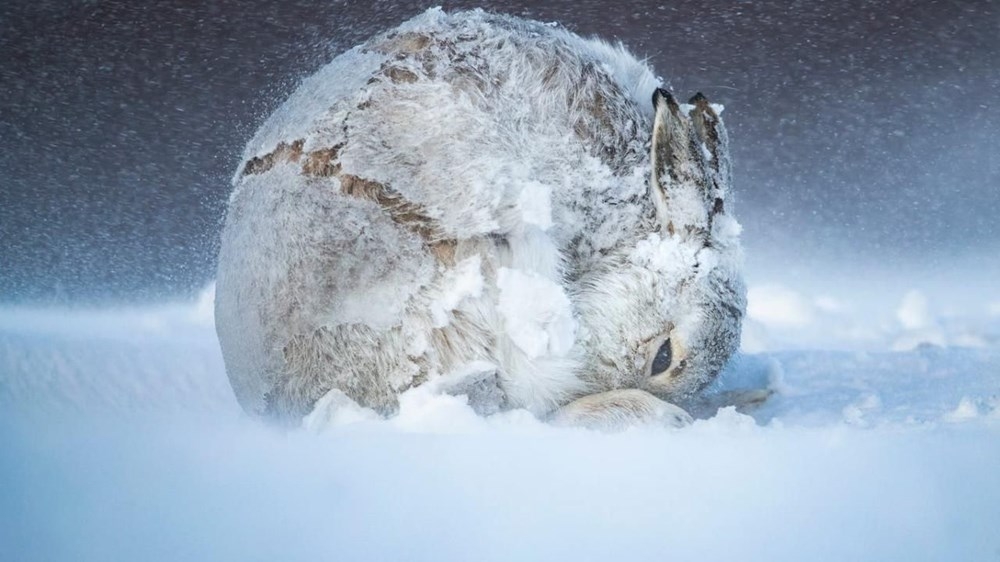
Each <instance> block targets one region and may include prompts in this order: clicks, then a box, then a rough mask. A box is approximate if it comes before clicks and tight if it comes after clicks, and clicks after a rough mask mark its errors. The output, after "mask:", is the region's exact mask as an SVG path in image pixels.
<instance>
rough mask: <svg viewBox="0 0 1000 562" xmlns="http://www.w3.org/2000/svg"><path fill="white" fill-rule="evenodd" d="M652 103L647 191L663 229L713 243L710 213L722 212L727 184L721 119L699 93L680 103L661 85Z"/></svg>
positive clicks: (727, 173)
mask: <svg viewBox="0 0 1000 562" xmlns="http://www.w3.org/2000/svg"><path fill="white" fill-rule="evenodd" d="M653 107H654V109H655V111H656V116H655V117H654V118H653V136H652V147H651V153H650V163H651V165H652V173H651V176H650V180H649V191H650V197H652V198H653V204H654V206H655V208H656V215H657V217H658V218H659V222H660V225H661V228H662V229H663V230H665V231H666V232H668V233H669V234H671V235H675V234H676V235H680V236H682V237H684V238H695V239H699V240H701V241H702V242H703V243H705V244H710V237H711V230H712V217H713V216H714V215H716V214H718V213H721V212H723V208H724V205H723V200H724V199H725V193H726V192H727V191H728V185H729V155H728V138H727V136H726V132H725V129H724V128H723V126H722V121H721V120H720V119H719V116H718V114H717V113H716V111H715V110H714V109H713V108H712V106H711V105H710V104H709V103H708V100H706V99H705V96H703V95H701V94H698V95H696V96H695V97H693V98H691V105H688V106H685V107H683V108H682V107H681V106H680V105H679V104H678V103H677V100H676V99H674V96H673V95H671V93H670V92H668V91H666V90H664V89H662V88H658V89H657V90H656V92H654V93H653Z"/></svg>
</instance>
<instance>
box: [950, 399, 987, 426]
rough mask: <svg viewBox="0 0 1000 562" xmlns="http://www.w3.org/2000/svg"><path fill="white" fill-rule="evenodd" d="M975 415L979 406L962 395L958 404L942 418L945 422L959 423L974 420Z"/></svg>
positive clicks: (977, 413) (977, 415) (977, 414)
mask: <svg viewBox="0 0 1000 562" xmlns="http://www.w3.org/2000/svg"><path fill="white" fill-rule="evenodd" d="M977 417H979V407H978V406H976V403H975V402H973V401H972V400H970V399H969V397H968V396H963V397H962V400H961V401H960V402H959V403H958V406H956V407H955V409H954V410H952V411H950V412H948V413H947V414H945V415H944V416H942V419H943V420H944V421H947V422H952V423H961V422H966V421H969V420H974V419H976V418H977Z"/></svg>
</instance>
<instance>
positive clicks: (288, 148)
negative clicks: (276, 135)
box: [243, 139, 305, 176]
mask: <svg viewBox="0 0 1000 562" xmlns="http://www.w3.org/2000/svg"><path fill="white" fill-rule="evenodd" d="M304 144H305V141H303V140H302V139H299V140H297V141H294V142H292V144H287V143H284V142H280V143H278V146H277V148H275V149H274V150H272V151H271V152H269V153H267V154H265V155H264V156H255V157H253V158H251V159H250V160H249V161H247V163H246V165H245V166H243V175H244V176H249V175H256V174H263V173H264V172H266V171H268V170H270V169H271V168H273V167H274V165H275V164H277V163H280V162H298V161H299V158H301V157H302V146H303V145H304Z"/></svg>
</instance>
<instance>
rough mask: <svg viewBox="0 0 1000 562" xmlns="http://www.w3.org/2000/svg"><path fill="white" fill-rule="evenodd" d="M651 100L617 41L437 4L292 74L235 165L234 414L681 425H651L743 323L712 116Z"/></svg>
mask: <svg viewBox="0 0 1000 562" xmlns="http://www.w3.org/2000/svg"><path fill="white" fill-rule="evenodd" d="M658 85H659V84H658V81H657V79H656V78H655V77H654V75H653V74H652V73H651V71H650V69H649V68H648V67H647V66H646V65H645V64H644V63H642V62H640V61H638V60H636V59H635V58H634V57H633V56H632V55H631V54H629V53H628V52H627V51H626V50H625V49H624V48H623V47H621V46H611V45H608V44H606V43H603V42H601V41H598V40H592V39H582V38H580V37H578V36H576V35H574V34H572V33H569V32H568V31H566V30H564V29H562V28H559V27H554V26H547V25H543V24H540V23H537V22H531V21H525V20H521V19H517V18H513V17H506V16H500V15H493V14H488V13H485V12H482V11H471V12H460V13H455V14H446V13H444V12H442V11H441V10H439V9H432V10H429V11H427V12H426V13H424V14H423V15H421V16H418V17H416V18H414V19H412V20H410V21H408V22H406V23H404V24H403V25H401V26H400V27H398V28H397V29H394V30H392V31H390V32H388V33H386V34H383V35H380V36H378V37H375V38H373V39H371V40H370V41H368V42H366V43H365V44H363V45H360V46H358V47H356V48H354V49H352V50H350V51H348V52H346V53H344V54H342V55H340V56H338V57H337V58H336V59H334V60H333V61H332V62H331V63H329V64H328V65H327V66H326V67H324V68H322V69H321V70H320V71H318V72H317V73H316V74H315V75H313V76H312V77H310V78H308V79H306V80H305V81H304V82H303V83H302V84H301V86H300V87H299V88H298V90H297V91H296V92H295V93H294V94H293V95H292V96H291V97H290V98H289V99H288V100H287V101H286V102H285V103H284V104H283V105H282V106H281V107H280V108H279V109H278V110H277V111H276V112H275V113H274V114H273V115H272V116H271V117H270V118H269V119H268V120H267V122H266V123H265V124H264V125H263V126H262V127H261V129H260V130H259V131H258V133H257V134H256V136H255V137H254V138H253V140H252V141H251V142H250V143H249V144H248V146H247V149H246V153H245V154H244V162H243V164H241V166H240V167H239V169H238V170H237V173H236V176H235V177H234V180H233V181H234V186H235V189H234V191H233V193H232V196H231V199H230V204H229V212H228V215H227V218H226V225H225V228H224V230H223V235H222V246H221V251H220V256H219V272H218V280H217V297H216V325H217V327H218V334H219V340H220V342H221V344H222V350H223V354H224V357H225V361H226V368H227V371H228V373H229V377H230V381H231V383H232V386H233V389H234V390H235V392H236V396H237V398H238V400H239V401H240V403H241V404H242V405H243V407H244V408H245V409H246V410H247V411H249V412H251V413H253V414H255V415H261V416H266V417H270V418H274V419H278V420H284V421H295V420H300V419H301V418H302V417H303V416H304V415H306V414H308V413H309V412H310V411H311V410H312V408H313V407H314V405H315V404H316V402H317V400H319V399H320V398H321V397H322V396H324V395H326V394H328V393H330V392H333V393H335V394H336V395H337V396H341V395H343V396H346V398H349V399H350V400H353V401H354V402H356V403H357V404H359V405H361V406H363V407H366V408H372V409H374V410H376V411H378V412H380V413H382V414H391V413H392V412H394V411H395V409H396V408H397V405H398V403H397V396H398V395H399V393H401V392H403V391H405V390H406V389H408V388H411V387H413V386H416V385H421V384H425V383H431V382H434V381H437V380H439V379H442V378H449V377H451V378H454V377H455V376H456V373H464V374H463V376H468V377H470V378H469V381H471V382H469V383H468V384H464V385H463V384H461V383H457V384H453V385H451V387H453V388H456V389H459V390H460V391H461V392H462V393H465V394H468V395H469V397H470V401H471V402H472V403H473V405H474V407H476V408H477V409H478V410H479V411H481V412H484V413H489V412H494V411H498V410H501V409H507V408H527V409H528V410H530V411H532V412H534V413H536V414H538V415H554V416H555V418H556V419H558V420H559V421H561V422H567V423H572V422H573V420H578V421H580V422H581V423H585V424H587V425H593V424H594V419H599V418H600V415H601V414H600V412H602V411H603V412H606V413H607V419H609V420H613V421H614V423H618V421H620V420H622V419H633V418H649V417H652V418H663V417H666V418H669V419H670V420H674V421H676V420H678V419H681V418H683V416H679V415H674V412H673V410H670V409H669V408H667V405H666V404H662V405H657V404H658V403H660V400H661V399H662V400H668V401H673V402H682V401H683V400H685V399H686V398H687V397H689V396H691V395H692V394H693V393H695V392H697V391H698V390H699V389H701V388H703V387H704V386H705V385H706V384H707V383H708V382H710V381H711V380H712V378H713V377H715V376H716V375H717V373H718V372H719V370H720V369H721V367H722V365H723V363H724V362H725V361H726V360H727V359H728V358H729V356H730V355H731V354H732V353H733V351H734V350H735V348H736V345H737V342H738V339H739V326H740V320H741V318H742V316H743V310H744V308H745V302H744V291H743V286H742V282H741V280H740V276H739V260H740V257H739V254H740V251H739V245H738V240H737V236H738V233H739V226H738V225H737V224H736V223H735V221H734V220H733V219H732V218H730V217H729V216H728V215H727V214H726V213H725V210H724V206H723V201H724V199H725V197H726V195H727V191H728V185H729V175H728V174H729V170H728V159H727V147H726V139H725V131H724V129H723V128H722V125H721V122H720V121H719V120H718V117H717V115H716V111H717V110H718V109H719V108H713V107H712V106H709V105H708V104H707V102H705V101H704V100H699V101H697V103H695V104H694V105H693V106H679V105H677V104H676V103H675V102H674V101H673V98H672V97H670V96H669V95H668V94H666V93H665V92H664V91H662V90H657V87H658ZM654 92H659V93H657V94H656V96H653V94H654ZM651 96H653V98H654V103H653V104H651V103H650V98H651ZM694 101H695V100H693V102H694ZM651 134H652V136H651ZM689 137H690V138H689ZM668 338H669V343H668V345H667V347H670V348H672V350H673V361H672V362H671V363H670V365H669V368H667V369H666V370H663V371H661V372H660V373H651V372H650V365H652V364H653V357H654V356H655V354H656V352H657V350H658V349H660V346H661V344H662V343H663V342H664V341H665V340H667V339H668ZM660 366H661V367H662V366H663V365H660ZM654 395H655V397H654ZM338 400H339V399H338ZM327 402H330V403H340V402H338V401H333V400H329V401H327ZM668 411H669V412H671V414H670V415H666V414H664V412H668ZM554 412H555V413H554ZM623 412H624V413H623ZM644 412H645V414H644ZM553 413H554V414H553ZM615 420H617V421H615Z"/></svg>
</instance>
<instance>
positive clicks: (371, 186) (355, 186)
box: [242, 139, 456, 264]
mask: <svg viewBox="0 0 1000 562" xmlns="http://www.w3.org/2000/svg"><path fill="white" fill-rule="evenodd" d="M304 145H305V141H304V140H302V139H299V140H296V141H293V142H292V143H290V144H289V143H285V142H281V143H278V146H277V147H276V148H275V149H274V150H272V151H271V152H269V153H268V154H265V155H264V156H258V157H255V158H251V159H250V160H249V161H248V162H247V163H246V165H244V166H243V172H242V175H244V176H247V175H258V174H263V173H266V172H268V171H270V170H271V169H272V168H274V167H275V166H276V165H278V164H282V163H293V164H296V163H299V162H301V164H302V172H301V173H302V175H303V176H306V177H312V178H332V177H336V178H338V179H339V180H340V192H341V193H343V194H344V195H349V196H351V197H357V198H359V199H367V200H368V201H372V202H374V203H376V204H378V205H379V206H380V207H382V208H383V209H385V211H386V212H387V213H388V214H389V216H390V217H391V218H392V220H393V221H394V222H395V223H396V224H399V225H400V226H403V227H404V228H406V229H408V230H410V231H411V232H414V233H416V234H417V235H419V236H420V237H421V238H423V240H424V242H425V243H426V244H427V248H428V250H429V251H430V252H431V254H432V255H434V257H435V258H437V259H438V260H439V261H440V262H441V263H445V264H451V263H454V260H455V245H456V242H455V241H454V240H451V239H448V238H446V237H445V236H444V235H443V233H441V232H440V230H439V229H438V228H437V224H436V221H435V220H434V219H433V218H431V217H430V216H428V215H427V212H426V211H425V210H424V208H423V207H422V206H420V205H417V204H416V203H411V202H410V201H407V200H406V199H405V198H403V196H402V195H400V194H399V193H397V192H396V191H395V190H393V189H392V188H390V187H388V186H386V185H383V184H381V183H378V182H375V181H372V180H369V179H365V178H362V177H359V176H355V175H352V174H345V173H342V170H341V166H340V161H339V159H338V157H339V155H340V149H341V148H343V145H342V144H338V145H335V146H332V147H329V148H321V149H318V150H313V151H311V152H303V150H302V147H303V146H304Z"/></svg>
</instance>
